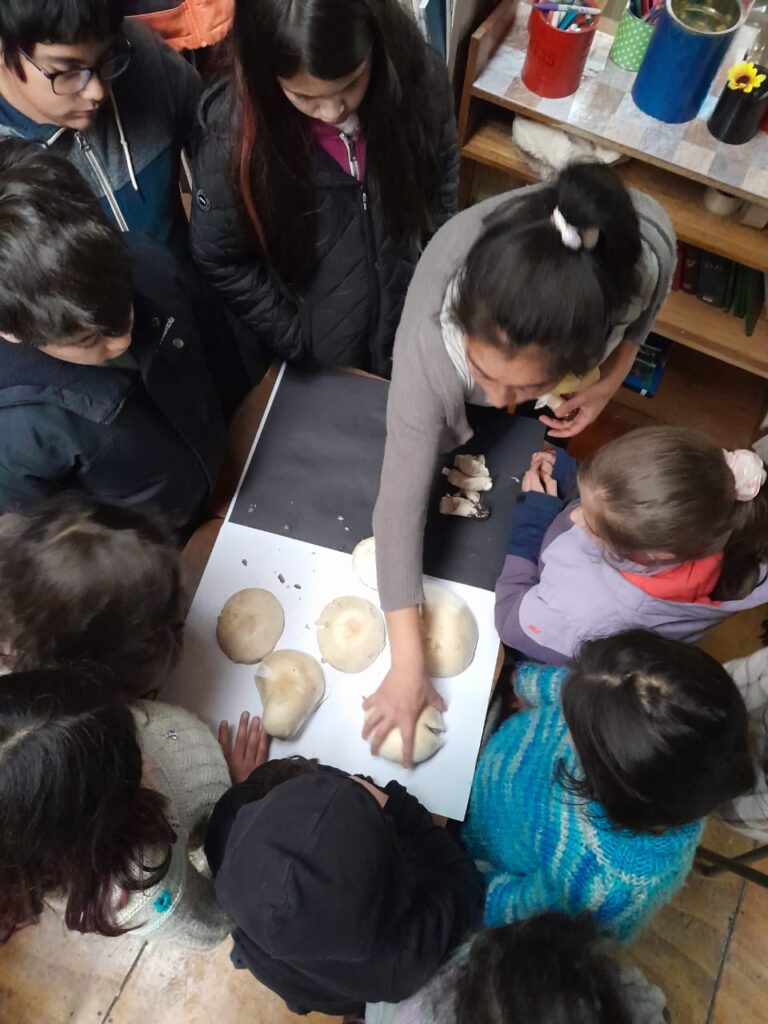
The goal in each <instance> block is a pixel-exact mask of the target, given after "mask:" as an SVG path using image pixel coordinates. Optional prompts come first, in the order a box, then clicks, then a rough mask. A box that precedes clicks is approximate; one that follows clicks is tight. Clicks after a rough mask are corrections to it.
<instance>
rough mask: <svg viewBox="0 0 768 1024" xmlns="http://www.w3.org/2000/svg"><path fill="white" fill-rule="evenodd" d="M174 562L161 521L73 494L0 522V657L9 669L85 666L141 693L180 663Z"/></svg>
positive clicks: (179, 596) (178, 601)
mask: <svg viewBox="0 0 768 1024" xmlns="http://www.w3.org/2000/svg"><path fill="white" fill-rule="evenodd" d="M182 623H183V608H182V587H181V582H180V570H179V556H178V551H177V550H176V548H175V547H174V544H173V538H172V535H171V533H170V531H169V530H168V528H167V527H166V526H165V524H164V523H162V522H161V521H160V520H158V519H156V518H154V517H153V516H151V515H149V514H147V513H144V512H141V511H138V510H136V509H129V508H115V507H112V506H108V505H97V504H94V503H92V502H89V501H88V500H86V499H85V498H82V497H79V496H77V495H71V494H70V495H61V496H59V497H57V498H54V499H51V501H50V502H48V503H47V504H45V505H43V506H42V507H41V508H40V509H38V510H37V511H35V512H34V513H31V514H30V515H29V516H16V515H13V516H5V517H4V518H3V519H2V520H0V651H2V660H3V662H4V663H5V664H6V665H7V666H8V667H9V668H11V669H13V670H14V671H21V670H28V669H38V668H46V667H52V666H57V665H66V664H67V663H69V662H72V661H85V660H87V661H92V662H96V663H98V664H102V665H108V666H109V667H110V669H111V670H112V673H113V676H114V679H115V681H116V683H117V684H118V685H119V687H120V689H121V690H123V691H124V692H126V693H132V694H135V695H138V694H141V693H145V692H146V691H147V690H149V689H150V688H151V687H152V686H153V685H154V684H155V683H156V681H157V677H158V676H159V675H160V674H161V673H163V672H164V671H166V670H168V669H170V668H171V666H172V665H173V664H174V662H175V660H176V657H177V656H178V653H179V650H180V645H181V635H182Z"/></svg>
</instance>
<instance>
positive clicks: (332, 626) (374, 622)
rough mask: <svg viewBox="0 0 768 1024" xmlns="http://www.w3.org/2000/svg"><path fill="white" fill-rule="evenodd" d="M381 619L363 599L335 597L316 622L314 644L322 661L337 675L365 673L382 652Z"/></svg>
mask: <svg viewBox="0 0 768 1024" xmlns="http://www.w3.org/2000/svg"><path fill="white" fill-rule="evenodd" d="M386 639H387V633H386V629H385V628H384V619H383V618H382V615H381V612H380V611H379V610H378V608H376V606H375V605H373V604H371V602H370V601H367V600H366V599H365V598H364V597H337V598H335V599H334V600H333V601H331V602H330V603H329V604H327V605H326V606H325V608H323V610H322V612H321V613H320V618H319V619H318V620H317V643H318V646H319V647H320V653H321V654H322V656H323V657H324V658H325V660H326V661H327V662H328V663H329V664H330V665H333V667H334V668H336V669H338V670H339V671H340V672H364V671H365V669H367V668H370V666H371V665H372V664H373V663H374V661H376V659H377V658H378V656H379V655H380V654H381V652H382V651H383V650H384V644H385V643H386Z"/></svg>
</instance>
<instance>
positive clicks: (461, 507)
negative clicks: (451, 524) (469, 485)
mask: <svg viewBox="0 0 768 1024" xmlns="http://www.w3.org/2000/svg"><path fill="white" fill-rule="evenodd" d="M470 495H472V497H470ZM440 513H441V514H442V515H444V516H464V518H465V519H487V518H488V516H489V515H490V514H491V510H490V509H489V508H488V506H487V505H484V504H483V503H482V502H481V501H480V493H479V491H470V492H468V493H467V494H466V495H465V494H462V493H461V492H460V491H459V492H458V493H457V494H446V495H444V496H443V497H442V498H441V499H440Z"/></svg>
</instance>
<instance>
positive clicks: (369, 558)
mask: <svg viewBox="0 0 768 1024" xmlns="http://www.w3.org/2000/svg"><path fill="white" fill-rule="evenodd" d="M352 568H353V569H354V571H355V575H356V576H357V578H358V579H359V580H360V582H361V583H362V584H363V586H364V587H369V588H370V589H371V590H378V588H379V585H378V580H377V578H376V541H375V539H374V538H373V537H366V538H365V540H361V541H360V543H359V544H358V545H357V546H356V547H355V550H354V551H353V552H352Z"/></svg>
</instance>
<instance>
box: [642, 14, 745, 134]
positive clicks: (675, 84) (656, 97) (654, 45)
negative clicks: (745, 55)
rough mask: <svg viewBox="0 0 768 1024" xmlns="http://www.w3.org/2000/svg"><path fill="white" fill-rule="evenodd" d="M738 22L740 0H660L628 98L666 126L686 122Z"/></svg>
mask: <svg viewBox="0 0 768 1024" xmlns="http://www.w3.org/2000/svg"><path fill="white" fill-rule="evenodd" d="M743 22H744V11H743V9H742V6H741V3H740V0H666V3H665V5H664V7H663V8H662V11H661V14H660V15H659V20H658V22H657V24H656V29H655V31H654V33H653V35H652V37H651V41H650V43H649V44H648V49H647V50H646V52H645V57H643V62H642V64H641V65H640V70H639V71H638V73H637V78H636V79H635V84H634V86H633V87H632V98H633V99H634V101H635V103H636V104H637V106H638V107H639V108H640V110H642V111H643V113H645V114H649V115H650V116H651V117H655V118H656V119H657V120H658V121H666V122H667V123H668V124H681V123H682V122H683V121H691V120H692V119H693V118H694V117H696V115H697V114H698V112H699V110H700V108H701V105H702V103H703V102H704V100H705V99H706V97H707V93H708V92H709V88H710V86H711V85H712V80H713V79H714V77H715V75H716V74H717V69H718V68H719V67H720V64H721V63H722V61H723V57H724V56H725V54H726V52H727V50H728V47H729V46H730V45H731V43H732V42H733V37H734V35H735V34H736V32H738V30H739V29H740V28H741V26H742V24H743Z"/></svg>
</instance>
